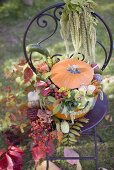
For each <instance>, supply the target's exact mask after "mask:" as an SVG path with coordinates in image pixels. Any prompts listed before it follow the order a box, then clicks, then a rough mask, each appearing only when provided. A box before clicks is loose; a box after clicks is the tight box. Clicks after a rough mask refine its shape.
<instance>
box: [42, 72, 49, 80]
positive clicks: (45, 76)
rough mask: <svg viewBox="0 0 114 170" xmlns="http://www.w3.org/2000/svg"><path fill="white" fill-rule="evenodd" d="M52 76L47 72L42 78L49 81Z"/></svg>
mask: <svg viewBox="0 0 114 170" xmlns="http://www.w3.org/2000/svg"><path fill="white" fill-rule="evenodd" d="M50 75H51V72H47V73H45V74H44V75H43V76H42V78H44V79H47V78H48V77H50Z"/></svg>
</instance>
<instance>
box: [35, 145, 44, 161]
mask: <svg viewBox="0 0 114 170" xmlns="http://www.w3.org/2000/svg"><path fill="white" fill-rule="evenodd" d="M32 156H33V159H34V161H35V162H38V161H39V160H40V159H41V158H45V157H46V153H45V152H44V151H42V150H41V149H40V148H39V146H36V147H33V148H32Z"/></svg>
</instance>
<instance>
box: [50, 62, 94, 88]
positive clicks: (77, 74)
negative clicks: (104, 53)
mask: <svg viewBox="0 0 114 170" xmlns="http://www.w3.org/2000/svg"><path fill="white" fill-rule="evenodd" d="M93 76H94V70H93V68H92V67H91V66H90V65H89V64H87V63H86V62H84V61H80V60H77V59H66V60H62V61H60V62H58V63H56V64H55V65H54V66H53V67H52V69H51V80H52V82H53V83H54V84H55V85H56V86H58V87H59V88H61V87H66V88H68V89H75V88H79V87H80V86H81V85H89V84H90V83H91V81H92V79H93Z"/></svg>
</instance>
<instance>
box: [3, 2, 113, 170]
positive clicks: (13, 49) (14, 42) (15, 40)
mask: <svg viewBox="0 0 114 170" xmlns="http://www.w3.org/2000/svg"><path fill="white" fill-rule="evenodd" d="M56 2H58V1H57V0H53V1H52V0H50V1H46V0H42V1H41V2H38V1H35V4H34V5H33V6H26V5H24V4H23V3H22V2H20V0H17V1H15V0H9V1H8V0H6V3H3V4H0V20H1V22H0V59H1V60H0V65H1V67H0V72H1V76H0V88H1V89H2V86H7V85H9V82H8V81H7V79H6V78H5V76H4V75H5V72H6V69H7V68H10V67H11V64H13V63H15V62H16V61H17V60H18V59H19V58H21V57H24V54H23V48H22V40H23V35H24V31H25V29H26V27H27V25H28V23H29V22H30V20H31V18H32V17H33V16H34V15H36V13H37V12H39V11H40V10H41V9H43V8H45V7H47V6H48V5H51V4H54V3H56ZM59 2H61V1H60V0H59ZM96 2H98V7H96V11H97V12H98V13H99V14H100V15H101V16H102V17H103V18H104V19H105V21H106V23H107V24H108V25H109V27H110V29H111V32H112V35H113V37H114V1H113V0H108V1H106V0H100V1H98V0H96ZM49 22H51V20H49ZM51 30H52V27H50V26H49V27H48V33H49V32H51ZM44 33H45V34H47V32H46V31H45V30H44V29H42V30H41V29H38V28H37V26H35V25H34V26H33V28H32V29H31V32H30V33H29V36H28V42H30V41H31V42H37V41H38V40H39V39H41V38H42V37H43V36H44V35H45V34H44ZM97 36H98V40H100V41H101V42H102V43H103V44H104V45H105V46H106V48H107V49H108V48H109V41H108V38H107V35H106V33H105V30H104V28H103V27H102V25H100V23H99V24H98V32H97ZM45 46H46V47H47V48H48V49H49V50H50V52H51V54H54V53H60V52H62V53H63V52H64V48H63V43H62V41H61V39H60V35H59V33H57V34H55V36H53V38H51V39H50V40H49V41H48V42H46V43H45ZM52 49H53V50H52ZM103 56H104V53H103V52H102V51H101V49H100V48H99V47H97V61H98V63H99V64H100V65H101V64H102V62H103ZM113 68H114V55H113V56H112V58H111V61H110V63H109V65H108V67H107V68H106V70H105V71H104V74H103V76H104V79H105V83H104V91H105V93H106V94H107V97H108V101H109V110H108V113H107V115H108V116H106V118H105V119H104V120H103V121H102V122H101V123H100V124H99V125H98V127H97V130H98V133H99V135H100V136H101V137H102V138H103V140H104V141H105V142H104V143H99V144H98V147H99V167H104V168H106V169H108V170H114V123H113V121H114V115H113V107H114V69H113ZM1 108H2V106H1ZM0 114H1V115H3V113H2V109H1V111H0ZM2 146H3V143H2V139H0V148H2ZM82 148H83V149H82ZM92 148H93V143H92V142H91V141H90V140H87V141H86V142H85V141H84V142H83V141H81V142H80V143H78V144H77V146H76V147H75V149H76V150H77V151H78V152H79V153H80V155H82V154H84V155H87V154H88V155H90V154H92ZM61 153H62V148H60V150H58V154H61ZM32 163H33V162H32V161H30V155H27V157H26V159H25V161H24V168H23V170H24V169H26V170H32V169H34V168H33V166H32ZM60 163H61V166H62V170H64V169H66V170H73V169H74V168H73V167H71V166H70V167H69V168H68V164H67V163H66V162H57V164H60ZM81 163H82V167H83V169H84V170H94V169H95V167H94V163H93V162H92V161H82V162H81Z"/></svg>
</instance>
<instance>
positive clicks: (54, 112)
mask: <svg viewBox="0 0 114 170" xmlns="http://www.w3.org/2000/svg"><path fill="white" fill-rule="evenodd" d="M60 109H61V103H60V104H58V105H57V106H55V108H54V109H53V114H56V113H58V112H59V111H60Z"/></svg>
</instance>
